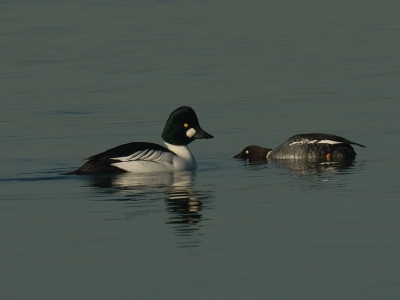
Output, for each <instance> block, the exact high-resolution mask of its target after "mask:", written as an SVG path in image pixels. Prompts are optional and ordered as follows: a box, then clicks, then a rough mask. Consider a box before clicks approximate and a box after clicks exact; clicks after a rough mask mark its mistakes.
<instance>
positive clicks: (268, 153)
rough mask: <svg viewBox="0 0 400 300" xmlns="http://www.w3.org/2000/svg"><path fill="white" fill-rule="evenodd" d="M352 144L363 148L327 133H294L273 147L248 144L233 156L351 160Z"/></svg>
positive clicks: (334, 160)
mask: <svg viewBox="0 0 400 300" xmlns="http://www.w3.org/2000/svg"><path fill="white" fill-rule="evenodd" d="M352 145H357V146H359V147H363V148H365V146H364V145H361V144H359V143H355V142H352V141H350V140H348V139H346V138H344V137H341V136H337V135H333V134H327V133H304V134H296V135H294V136H292V137H290V138H289V139H287V140H286V141H285V142H284V143H282V144H281V145H279V146H278V147H276V148H275V149H269V148H264V147H260V146H256V145H250V146H247V147H246V148H244V149H243V150H242V151H241V152H240V153H238V154H236V155H235V156H233V157H234V158H239V159H245V160H249V161H260V160H267V159H272V160H299V159H304V160H312V161H322V162H341V161H353V160H354V159H355V157H356V152H355V151H354V148H353V147H352Z"/></svg>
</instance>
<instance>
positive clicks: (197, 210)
mask: <svg viewBox="0 0 400 300" xmlns="http://www.w3.org/2000/svg"><path fill="white" fill-rule="evenodd" d="M194 178H195V171H175V172H159V173H144V174H132V173H124V174H118V175H110V174H108V175H101V176H94V177H91V180H92V181H91V184H90V185H91V186H93V187H96V188H101V189H102V191H106V192H107V193H115V194H116V195H118V197H117V198H115V197H113V198H112V199H111V200H114V201H115V200H117V201H123V202H125V204H126V205H127V206H128V207H129V209H130V212H129V213H128V214H127V216H126V219H132V218H134V217H135V216H137V215H144V214H150V213H152V212H154V213H156V212H160V209H159V208H158V209H155V205H156V206H157V202H155V201H157V200H162V199H163V200H165V203H166V208H165V210H166V212H167V214H168V220H167V221H166V224H168V225H170V226H171V228H173V230H174V234H175V235H176V236H181V237H186V238H185V241H183V242H180V243H179V245H180V246H179V247H196V246H198V245H199V243H200V242H199V241H193V240H191V239H190V238H192V237H194V236H200V235H201V234H200V230H201V224H200V222H201V221H202V219H203V215H202V213H201V212H202V210H203V209H204V208H207V207H209V202H210V199H211V198H212V197H213V195H212V191H210V190H205V191H204V190H201V191H200V190H195V189H193V181H194ZM121 196H122V197H121ZM132 208H133V209H132Z"/></svg>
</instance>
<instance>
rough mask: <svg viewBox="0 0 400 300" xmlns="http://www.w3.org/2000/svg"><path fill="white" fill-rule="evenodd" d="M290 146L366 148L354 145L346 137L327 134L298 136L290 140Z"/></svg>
mask: <svg viewBox="0 0 400 300" xmlns="http://www.w3.org/2000/svg"><path fill="white" fill-rule="evenodd" d="M288 142H289V146H294V145H305V144H328V145H337V144H344V145H357V146H360V147H363V148H365V146H364V145H361V144H358V143H354V142H352V141H350V140H348V139H346V138H344V137H341V136H337V135H333V134H326V133H308V134H297V135H295V136H292V137H291V138H290V139H289V140H288Z"/></svg>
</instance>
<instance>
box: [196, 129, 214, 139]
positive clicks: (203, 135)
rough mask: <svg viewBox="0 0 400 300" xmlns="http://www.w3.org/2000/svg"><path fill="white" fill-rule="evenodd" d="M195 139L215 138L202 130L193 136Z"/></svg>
mask: <svg viewBox="0 0 400 300" xmlns="http://www.w3.org/2000/svg"><path fill="white" fill-rule="evenodd" d="M193 138H194V139H213V138H214V137H213V136H212V135H211V134H209V133H207V132H205V131H204V130H203V129H201V128H200V129H198V130H197V131H196V134H195V135H194V136H193Z"/></svg>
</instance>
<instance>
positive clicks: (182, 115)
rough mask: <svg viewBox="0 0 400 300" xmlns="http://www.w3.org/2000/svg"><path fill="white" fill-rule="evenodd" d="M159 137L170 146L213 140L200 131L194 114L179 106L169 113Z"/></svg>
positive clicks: (190, 110)
mask: <svg viewBox="0 0 400 300" xmlns="http://www.w3.org/2000/svg"><path fill="white" fill-rule="evenodd" d="M161 136H162V138H163V140H164V141H165V142H167V143H168V144H172V145H188V144H190V143H191V142H193V141H194V140H195V139H211V138H213V136H212V135H211V134H208V133H207V132H205V131H204V130H203V129H201V127H200V124H199V120H198V119H197V116H196V113H195V112H194V110H193V109H192V108H191V107H189V106H181V107H179V108H177V109H175V110H174V111H173V112H172V113H171V115H170V116H169V118H168V120H167V122H166V123H165V127H164V130H163V133H162V135H161Z"/></svg>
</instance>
